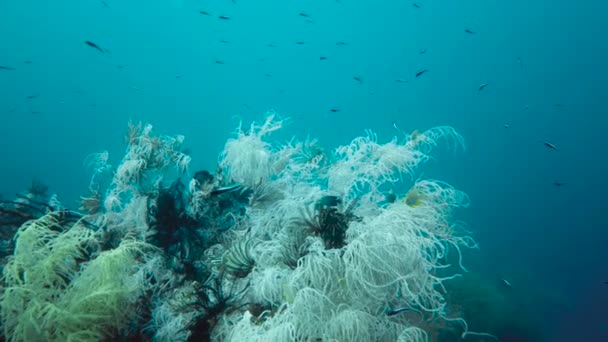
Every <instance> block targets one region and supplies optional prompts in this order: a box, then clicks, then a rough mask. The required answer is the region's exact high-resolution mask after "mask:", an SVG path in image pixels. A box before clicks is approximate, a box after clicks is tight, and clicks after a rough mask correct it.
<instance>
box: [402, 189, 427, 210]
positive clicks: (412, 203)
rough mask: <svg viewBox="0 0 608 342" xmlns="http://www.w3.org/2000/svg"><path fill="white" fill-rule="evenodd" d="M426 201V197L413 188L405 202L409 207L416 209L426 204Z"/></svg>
mask: <svg viewBox="0 0 608 342" xmlns="http://www.w3.org/2000/svg"><path fill="white" fill-rule="evenodd" d="M424 200H425V198H424V195H423V194H422V193H421V192H420V190H418V189H416V188H412V189H410V191H408V192H407V194H406V195H405V198H404V199H403V202H404V203H405V204H407V206H408V207H411V208H416V207H418V206H420V205H421V204H422V203H424Z"/></svg>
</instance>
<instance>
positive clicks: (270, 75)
mask: <svg viewBox="0 0 608 342" xmlns="http://www.w3.org/2000/svg"><path fill="white" fill-rule="evenodd" d="M264 76H266V77H272V74H268V73H266V74H264Z"/></svg>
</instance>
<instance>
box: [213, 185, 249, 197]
mask: <svg viewBox="0 0 608 342" xmlns="http://www.w3.org/2000/svg"><path fill="white" fill-rule="evenodd" d="M242 188H243V186H242V185H239V184H235V185H230V186H224V187H221V188H217V189H215V190H213V191H211V193H210V195H211V196H216V195H220V194H225V193H227V192H233V191H237V190H241V189H242Z"/></svg>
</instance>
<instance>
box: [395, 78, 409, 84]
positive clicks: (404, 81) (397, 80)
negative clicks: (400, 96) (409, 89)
mask: <svg viewBox="0 0 608 342" xmlns="http://www.w3.org/2000/svg"><path fill="white" fill-rule="evenodd" d="M395 82H398V83H407V82H408V80H406V79H404V78H398V79H396V80H395Z"/></svg>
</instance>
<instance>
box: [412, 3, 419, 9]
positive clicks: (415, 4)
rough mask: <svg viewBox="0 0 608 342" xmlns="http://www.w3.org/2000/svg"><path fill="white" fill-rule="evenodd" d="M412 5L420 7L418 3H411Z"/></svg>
mask: <svg viewBox="0 0 608 342" xmlns="http://www.w3.org/2000/svg"><path fill="white" fill-rule="evenodd" d="M412 6H414V7H416V8H420V5H418V4H417V3H415V2H414V3H413V4H412Z"/></svg>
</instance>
